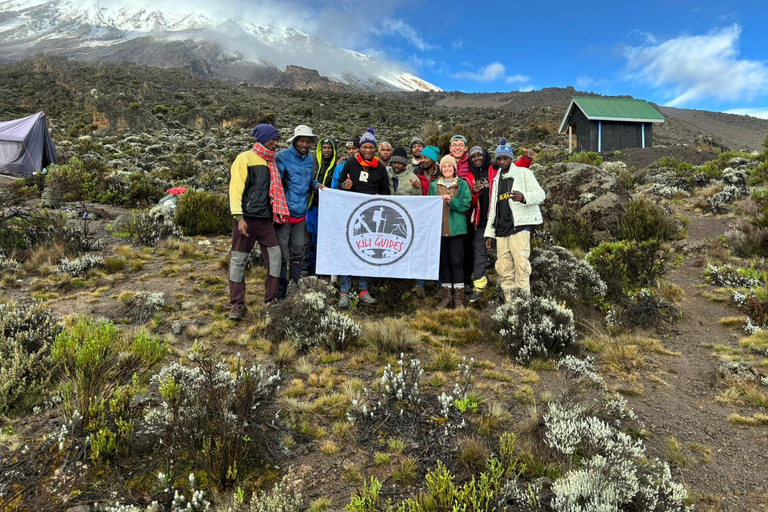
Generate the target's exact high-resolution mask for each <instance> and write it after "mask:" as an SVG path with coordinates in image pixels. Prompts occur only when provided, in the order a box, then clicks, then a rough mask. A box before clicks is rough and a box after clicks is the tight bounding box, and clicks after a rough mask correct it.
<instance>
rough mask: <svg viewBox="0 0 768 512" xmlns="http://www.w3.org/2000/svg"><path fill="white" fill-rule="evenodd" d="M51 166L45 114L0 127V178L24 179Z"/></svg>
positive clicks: (52, 155)
mask: <svg viewBox="0 0 768 512" xmlns="http://www.w3.org/2000/svg"><path fill="white" fill-rule="evenodd" d="M55 163H56V147H55V146H54V145H53V139H51V134H50V133H48V125H47V123H46V121H45V114H43V113H42V112H38V113H37V114H33V115H31V116H29V117H24V118H21V119H15V120H13V121H6V122H1V123H0V174H15V175H21V176H28V175H30V174H32V173H34V172H35V171H40V170H42V169H45V168H46V167H47V166H48V165H50V164H55Z"/></svg>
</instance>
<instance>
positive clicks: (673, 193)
mask: <svg viewBox="0 0 768 512" xmlns="http://www.w3.org/2000/svg"><path fill="white" fill-rule="evenodd" d="M648 193H650V194H655V195H657V196H660V197H663V198H665V199H672V198H677V197H690V195H691V193H690V192H689V191H688V190H686V189H684V188H680V187H676V186H674V185H666V184H664V183H653V184H652V185H651V186H650V187H649V188H648Z"/></svg>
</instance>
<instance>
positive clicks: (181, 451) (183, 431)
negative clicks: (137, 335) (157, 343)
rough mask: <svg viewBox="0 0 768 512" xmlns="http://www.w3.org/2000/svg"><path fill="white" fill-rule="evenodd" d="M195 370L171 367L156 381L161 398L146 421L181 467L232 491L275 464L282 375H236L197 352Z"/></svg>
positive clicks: (250, 371) (242, 370)
mask: <svg viewBox="0 0 768 512" xmlns="http://www.w3.org/2000/svg"><path fill="white" fill-rule="evenodd" d="M192 360H193V361H195V362H196V363H197V366H196V367H189V366H184V365H181V364H179V363H172V364H170V365H168V366H165V367H164V368H162V369H161V370H160V372H159V373H158V374H157V375H156V376H154V377H153V378H152V383H153V384H154V385H155V386H156V387H157V390H158V392H159V393H160V396H161V398H162V403H161V404H160V406H159V407H157V408H155V409H152V410H150V411H149V413H148V414H147V416H146V418H147V421H148V423H149V426H150V430H149V432H150V433H151V434H153V435H157V436H159V437H160V438H161V439H162V440H163V444H162V445H161V446H162V449H163V450H164V451H165V452H166V454H167V455H168V457H169V459H173V463H174V464H176V465H178V466H177V467H180V468H181V467H185V465H186V464H192V465H193V466H194V467H199V468H201V469H204V470H205V471H206V473H207V474H208V476H209V478H211V479H212V480H213V481H214V482H215V483H217V484H218V485H220V486H230V485H231V484H233V483H235V482H236V481H240V480H243V479H247V478H248V477H249V475H250V472H251V471H252V470H253V469H255V468H256V467H258V466H261V465H263V464H265V463H267V462H273V461H275V460H277V458H278V456H279V453H280V451H281V450H280V447H281V432H280V429H279V428H277V427H276V425H275V420H276V419H277V416H276V413H277V412H278V410H277V407H276V404H275V399H276V393H277V389H278V387H279V385H280V382H281V379H282V377H281V375H280V372H279V371H277V370H275V371H273V370H271V369H267V368H263V367H261V366H252V367H250V368H246V367H245V366H241V365H240V364H239V362H238V365H237V368H236V369H235V370H234V372H231V371H230V370H229V367H228V365H227V363H226V362H225V361H224V360H222V359H220V358H219V357H217V356H214V355H213V354H211V353H210V352H209V351H207V350H204V349H201V348H200V347H198V346H195V347H194V348H193V350H192Z"/></svg>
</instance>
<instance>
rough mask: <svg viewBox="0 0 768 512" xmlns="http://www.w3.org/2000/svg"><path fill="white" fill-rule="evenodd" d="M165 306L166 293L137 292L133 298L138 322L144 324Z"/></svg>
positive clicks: (134, 311)
mask: <svg viewBox="0 0 768 512" xmlns="http://www.w3.org/2000/svg"><path fill="white" fill-rule="evenodd" d="M163 307H165V293H163V292H137V293H136V295H135V297H134V299H133V308H134V309H133V315H134V318H135V319H136V323H139V324H143V323H145V322H147V321H148V320H149V319H150V318H152V317H153V316H155V314H156V313H157V312H159V311H160V310H161V309H163Z"/></svg>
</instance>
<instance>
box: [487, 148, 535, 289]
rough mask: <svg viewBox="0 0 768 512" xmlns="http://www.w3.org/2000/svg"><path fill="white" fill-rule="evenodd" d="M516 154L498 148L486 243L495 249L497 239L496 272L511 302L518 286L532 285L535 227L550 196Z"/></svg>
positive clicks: (488, 247)
mask: <svg viewBox="0 0 768 512" xmlns="http://www.w3.org/2000/svg"><path fill="white" fill-rule="evenodd" d="M513 157H514V152H513V149H512V146H510V145H509V144H502V145H500V146H498V147H497V148H496V163H497V164H498V165H499V172H498V174H496V177H495V178H494V180H493V183H492V185H491V189H490V196H491V204H490V206H489V208H488V224H487V225H486V228H485V246H486V248H487V249H488V250H489V251H493V241H494V239H495V240H497V245H498V255H497V257H496V273H497V274H499V277H500V278H501V288H502V291H503V292H504V298H505V299H506V300H507V301H508V302H509V301H510V300H511V298H512V293H513V291H514V290H515V289H516V288H524V289H526V290H530V288H531V284H530V277H531V263H530V261H529V258H530V256H531V230H532V229H533V228H534V227H535V226H538V225H540V224H541V223H542V218H541V210H539V204H541V203H542V202H544V199H545V198H546V194H545V193H544V189H542V188H541V186H540V185H539V182H538V181H536V177H535V176H534V175H533V173H532V172H531V171H530V170H529V169H527V168H525V167H518V166H516V165H514V164H513V163H512V160H513Z"/></svg>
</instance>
